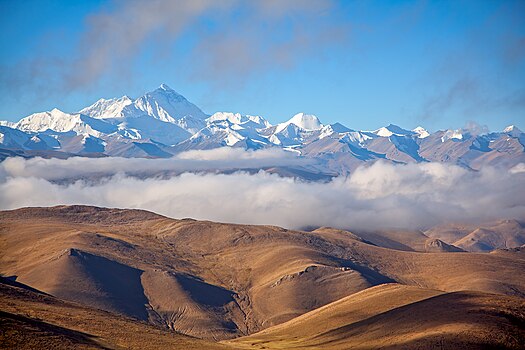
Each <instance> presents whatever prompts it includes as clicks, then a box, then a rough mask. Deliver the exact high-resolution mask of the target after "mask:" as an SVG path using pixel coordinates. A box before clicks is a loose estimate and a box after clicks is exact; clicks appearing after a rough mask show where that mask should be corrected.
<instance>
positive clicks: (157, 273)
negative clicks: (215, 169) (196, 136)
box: [0, 206, 525, 340]
mask: <svg viewBox="0 0 525 350" xmlns="http://www.w3.org/2000/svg"><path fill="white" fill-rule="evenodd" d="M524 270H525V258H524V257H522V254H518V253H512V252H508V253H506V254H500V253H493V254H479V253H454V252H446V253H439V252H438V253H418V252H406V251H398V250H392V249H387V248H383V247H379V246H374V245H371V244H368V243H366V242H364V241H363V240H362V239H359V238H358V237H356V236H355V235H352V234H351V233H348V232H346V231H340V230H332V229H321V230H316V231H314V232H302V231H292V230H285V229H282V228H279V227H274V226H252V225H233V224H221V223H212V222H207V221H195V220H191V219H185V220H174V219H169V218H166V217H163V216H160V215H155V214H152V213H149V212H145V211H138V210H120V209H104V208H95V207H85V206H60V207H54V208H26V209H19V210H13V211H4V212H0V273H2V274H4V275H16V276H18V281H20V282H22V283H25V284H28V285H30V286H32V287H34V288H37V289H39V290H42V291H44V292H47V293H50V294H53V295H56V296H60V297H61V298H63V299H67V300H70V301H75V302H80V303H83V304H85V305H89V306H92V307H97V308H101V309H104V310H108V311H111V312H115V313H119V314H122V315H126V316H129V317H134V318H136V319H138V320H142V321H148V322H150V323H152V324H154V325H158V326H163V327H165V328H170V329H172V330H177V331H180V332H181V333H184V334H188V335H193V336H197V337H200V338H205V339H213V340H220V339H231V338H234V337H238V336H243V335H248V334H252V333H255V332H257V331H260V330H263V329H265V328H268V327H271V326H274V325H277V324H280V323H282V322H286V321H289V320H291V319H293V318H295V317H298V316H300V315H302V314H304V313H306V312H309V311H312V310H315V309H317V308H319V307H322V306H324V305H327V304H329V303H332V302H334V301H337V300H339V299H341V298H344V297H347V296H349V295H351V294H353V293H356V292H359V291H362V290H365V289H367V288H369V287H371V286H375V285H379V284H383V283H388V282H397V283H401V284H404V285H409V286H417V287H422V288H427V289H434V290H441V291H446V292H453V291H462V290H471V291H479V292H485V293H497V294H504V295H514V296H521V297H523V296H525V280H524V279H523V278H522V277H521V276H522V272H523V271H524Z"/></svg>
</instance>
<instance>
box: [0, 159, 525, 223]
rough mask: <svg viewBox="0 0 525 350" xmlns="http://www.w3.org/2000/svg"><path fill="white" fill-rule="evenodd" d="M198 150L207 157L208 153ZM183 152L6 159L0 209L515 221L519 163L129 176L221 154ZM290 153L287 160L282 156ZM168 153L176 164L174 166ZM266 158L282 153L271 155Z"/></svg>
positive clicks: (251, 219) (316, 219)
mask: <svg viewBox="0 0 525 350" xmlns="http://www.w3.org/2000/svg"><path fill="white" fill-rule="evenodd" d="M220 152H224V151H219V153H220ZM205 155H206V154H205ZM201 156H202V155H199V157H201ZM272 156H274V155H272ZM186 157H189V155H186ZM206 157H208V159H209V158H211V156H210V154H207V155H206ZM246 157H248V159H244V160H243V159H239V161H240V162H243V161H244V162H245V163H244V164H243V165H246V164H251V165H256V164H259V163H260V162H261V161H262V160H264V161H265V162H268V157H266V158H265V157H264V155H263V154H258V153H257V152H254V153H251V154H248V155H246ZM250 157H251V158H250ZM190 158H192V159H189V160H181V159H179V160H173V161H172V162H169V161H166V160H144V159H114V158H112V159H109V161H110V162H108V159H88V158H70V159H69V160H57V159H50V160H45V159H30V160H23V159H8V160H6V161H4V162H3V163H0V193H1V194H2V195H1V196H0V209H13V208H19V207H23V206H51V205H60V204H88V205H97V206H107V207H120V208H141V209H146V210H150V211H153V212H156V213H159V214H163V215H166V216H169V217H173V218H184V217H192V218H196V219H207V220H214V221H222V222H235V223H250V224H273V225H278V226H283V227H287V228H304V227H309V226H332V227H339V228H346V229H366V230H370V229H378V228H394V227H395V228H407V229H414V228H425V227H429V226H432V225H435V224H439V223H442V222H481V221H484V220H489V219H496V218H515V219H520V220H525V186H523V184H524V183H525V172H524V171H523V166H521V167H517V168H516V169H512V170H511V171H506V170H501V169H494V168H484V169H482V170H481V171H479V172H473V171H469V170H466V169H463V168H460V167H457V166H454V165H446V164H440V163H424V164H409V165H393V164H389V163H385V162H377V163H374V164H373V165H370V166H363V167H360V168H358V169H357V170H356V171H355V172H354V173H353V174H352V175H351V176H349V177H339V178H335V179H334V180H332V181H330V182H327V183H321V182H305V181H301V180H298V179H292V178H283V177H279V176H277V175H270V174H268V173H265V172H259V173H257V174H252V175H250V174H248V173H243V172H236V173H233V174H217V173H191V172H187V173H182V174H180V175H176V176H171V177H162V178H160V177H150V176H146V177H136V176H130V174H129V170H130V169H133V171H134V172H135V173H142V174H143V175H144V174H149V175H153V174H154V173H158V171H159V169H162V170H163V171H169V170H176V172H177V173H179V172H181V171H182V168H181V166H182V165H185V166H188V164H193V165H194V164H198V163H199V162H201V165H202V162H204V163H206V162H216V164H218V163H221V162H223V164H226V163H227V162H231V160H229V161H224V160H217V158H214V159H215V160H206V161H202V160H200V161H199V160H195V158H196V157H190ZM290 160H292V161H293V159H288V160H286V161H290ZM177 161H181V162H183V163H180V164H177ZM274 161H278V162H284V161H285V159H284V158H282V157H277V158H274ZM184 162H185V163H184ZM188 162H193V163H188ZM209 164H212V163H209ZM232 165H233V164H232V163H230V164H228V166H230V167H231V166H232ZM110 166H112V167H113V168H112V169H111V170H110V169H109V168H110ZM90 169H98V170H99V171H100V173H106V175H107V177H105V178H103V179H99V180H97V181H92V180H89V181H86V180H76V181H73V182H66V183H65V184H60V183H57V182H56V181H54V180H57V179H59V178H64V177H82V176H83V175H84V176H85V177H88V178H89V177H92V176H94V175H96V174H95V173H94V172H93V171H91V170H90ZM189 170H195V169H189ZM126 173H127V174H126Z"/></svg>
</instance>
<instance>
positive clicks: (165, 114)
mask: <svg viewBox="0 0 525 350" xmlns="http://www.w3.org/2000/svg"><path fill="white" fill-rule="evenodd" d="M217 147H242V148H245V149H260V148H269V147H279V148H283V149H285V150H288V151H293V152H294V153H295V154H297V155H298V156H301V157H309V158H314V159H316V160H317V161H318V163H319V167H320V168H322V169H325V170H326V171H328V172H329V173H336V174H345V173H348V172H350V171H352V170H353V169H354V168H355V167H357V166H359V165H360V164H362V163H364V162H369V161H375V160H377V159H384V160H389V161H392V162H398V163H399V162H400V163H408V162H432V161H439V162H450V163H455V164H459V165H461V166H465V167H469V168H474V169H478V168H479V167H481V166H482V165H484V164H491V165H497V166H504V167H512V166H514V165H516V164H518V163H520V162H525V134H524V133H523V132H522V131H521V130H519V129H518V128H517V127H516V126H509V127H507V128H505V129H504V130H503V131H502V132H493V133H487V134H483V135H472V134H471V133H470V132H469V131H468V130H461V129H459V130H444V131H437V132H434V133H430V132H428V131H427V130H425V129H424V128H423V127H421V126H418V127H416V128H414V129H412V130H409V129H404V128H401V127H399V126H397V125H394V124H390V125H387V126H385V127H382V128H379V129H377V130H374V131H359V130H353V129H351V128H348V127H347V126H344V125H342V124H340V123H334V124H323V123H322V122H321V121H320V119H319V118H318V117H317V116H314V115H311V114H306V113H298V114H296V115H294V116H292V117H291V118H290V119H289V120H287V121H285V122H282V123H278V124H276V125H271V123H270V122H268V121H267V120H266V119H265V118H263V117H261V116H252V115H241V114H239V113H232V112H217V113H214V114H212V115H211V116H210V115H207V114H206V113H204V112H203V111H202V110H201V109H200V108H199V107H197V106H196V105H194V104H193V103H191V102H189V101H188V100H187V99H186V98H185V97H184V96H182V95H180V94H178V93H177V92H175V91H174V90H172V89H171V88H169V87H168V86H167V85H165V84H162V85H160V87H158V88H157V89H155V90H153V91H151V92H148V93H146V94H144V95H143V96H140V97H138V98H137V99H132V98H130V97H128V96H123V97H120V98H113V99H100V100H98V101H96V102H95V103H94V104H92V105H90V106H88V107H85V108H83V109H81V110H80V111H78V112H75V113H66V112H63V111H60V110H58V109H53V110H51V111H49V112H41V113H35V114H32V115H30V116H27V117H25V118H22V119H21V120H20V121H18V122H7V121H0V159H2V158H5V157H7V156H13V155H21V156H35V155H41V156H46V157H67V156H71V155H84V156H121V157H154V158H158V157H171V156H173V155H174V154H177V153H178V152H181V151H185V150H192V149H211V148H217Z"/></svg>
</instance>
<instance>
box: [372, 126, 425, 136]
mask: <svg viewBox="0 0 525 350" xmlns="http://www.w3.org/2000/svg"><path fill="white" fill-rule="evenodd" d="M372 133H373V134H376V135H377V136H381V137H390V136H392V135H396V136H409V135H414V133H415V132H414V131H410V130H406V129H403V128H401V127H399V126H397V125H394V124H389V125H387V126H384V127H382V128H379V129H377V130H375V131H372Z"/></svg>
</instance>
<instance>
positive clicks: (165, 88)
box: [158, 83, 175, 92]
mask: <svg viewBox="0 0 525 350" xmlns="http://www.w3.org/2000/svg"><path fill="white" fill-rule="evenodd" d="M158 89H160V90H164V91H173V92H175V90H173V89H172V88H170V87H169V86H168V85H167V84H164V83H162V84H160V86H159V87H158Z"/></svg>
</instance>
